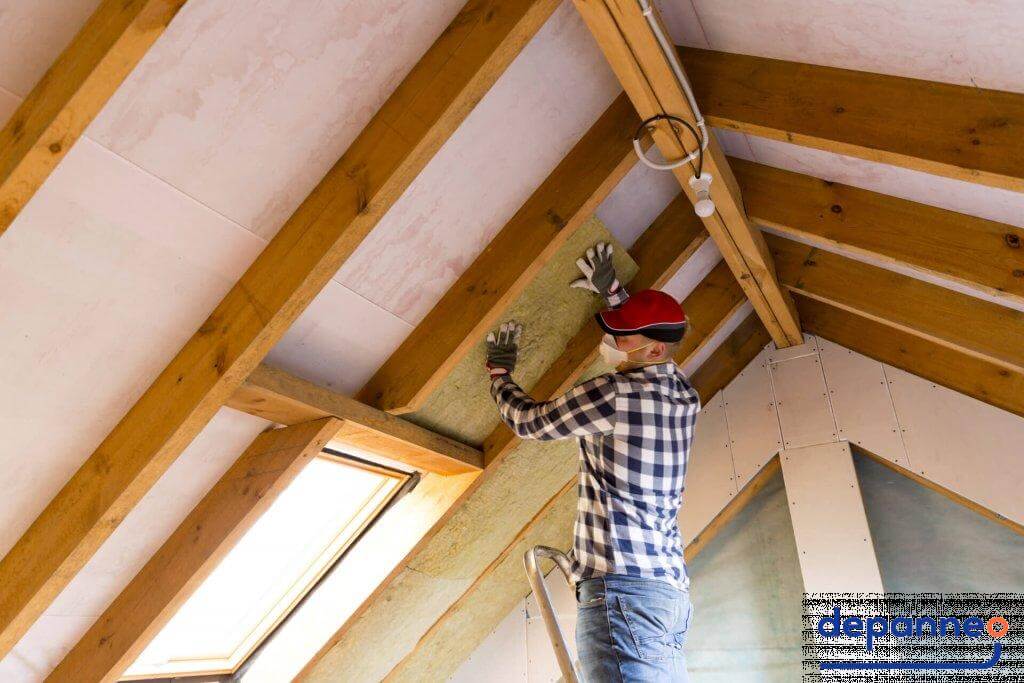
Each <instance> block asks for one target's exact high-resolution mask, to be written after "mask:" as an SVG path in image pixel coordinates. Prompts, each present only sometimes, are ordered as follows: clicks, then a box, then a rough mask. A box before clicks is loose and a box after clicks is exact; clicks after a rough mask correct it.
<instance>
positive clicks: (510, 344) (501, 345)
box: [487, 320, 523, 379]
mask: <svg viewBox="0 0 1024 683" xmlns="http://www.w3.org/2000/svg"><path fill="white" fill-rule="evenodd" d="M522 333H523V326H522V325H520V324H518V323H517V322H516V321H514V320H510V321H508V322H507V323H502V325H501V327H500V328H498V332H497V334H495V333H494V332H489V333H488V334H487V370H488V372H490V373H491V379H494V378H495V377H500V376H501V375H509V374H511V373H512V370H514V369H515V367H516V357H517V356H518V355H519V337H520V335H522Z"/></svg>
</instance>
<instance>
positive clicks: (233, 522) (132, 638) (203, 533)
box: [46, 417, 341, 683]
mask: <svg viewBox="0 0 1024 683" xmlns="http://www.w3.org/2000/svg"><path fill="white" fill-rule="evenodd" d="M339 427H341V421H340V420H336V419H334V418H330V417H328V418H322V419H319V420H315V421H313V422H307V423H304V424H298V425H294V426H291V427H284V428H283V429H274V430H271V431H267V432H264V433H262V434H260V435H259V436H257V437H256V439H255V440H254V441H253V442H252V444H251V445H250V446H249V447H248V448H247V449H246V450H245V452H244V453H242V455H241V456H239V458H238V460H236V461H235V463H234V464H233V465H232V466H231V467H230V468H229V469H228V471H227V472H226V473H225V474H224V476H222V477H221V478H220V480H219V481H218V482H217V483H216V484H214V486H213V488H212V489H210V492H209V493H207V494H206V496H205V497H204V498H203V499H202V500H201V501H200V502H199V504H197V505H196V507H195V508H194V509H193V510H192V512H190V513H189V515H188V516H187V517H186V518H185V519H184V521H182V523H181V524H180V525H178V528H177V529H175V531H174V532H173V533H172V534H171V536H170V538H168V539H167V541H166V542H165V543H164V544H163V545H162V546H161V547H160V549H159V550H157V551H156V553H154V555H153V557H152V558H150V560H149V562H147V563H146V565H145V566H144V567H143V568H142V569H141V570H140V571H139V573H138V574H136V576H135V578H134V579H132V581H131V583H129V584H128V585H127V586H126V587H125V589H124V590H122V591H121V593H120V595H118V596H117V597H116V598H115V599H114V601H113V602H112V603H111V604H110V606H109V607H108V608H107V609H106V611H105V612H104V613H103V614H102V615H101V616H100V617H99V619H97V620H96V623H94V624H93V625H92V627H90V628H89V631H88V632H87V633H86V634H85V635H84V636H82V638H81V639H80V640H79V641H78V643H77V644H76V645H75V646H74V647H73V648H72V649H71V651H70V652H68V654H67V655H66V656H65V657H64V659H63V660H62V661H61V663H60V664H59V665H58V666H57V668H56V669H54V670H53V672H52V673H51V674H50V675H49V676H48V677H47V679H46V680H47V681H49V682H50V683H58V682H66V683H78V682H79V681H103V682H104V683H113V682H114V681H117V680H118V679H119V678H120V677H121V675H122V674H123V673H124V672H125V670H126V669H127V668H128V667H129V666H131V665H132V663H133V662H134V661H135V659H136V658H138V656H139V654H141V653H142V651H143V650H144V649H145V648H146V646H147V645H149V643H150V642H151V641H152V640H153V638H155V637H156V636H157V634H158V633H159V632H160V630H161V629H162V628H163V627H164V626H165V625H166V624H167V622H168V621H170V620H171V618H172V617H173V616H174V614H175V612H176V611H177V610H178V608H179V607H181V606H182V605H183V604H184V603H185V601H186V600H188V599H189V597H190V596H191V595H192V594H193V593H194V592H195V591H196V589H198V588H199V586H201V585H202V583H203V581H204V580H205V579H206V578H207V577H208V576H209V575H210V573H211V572H212V571H213V570H214V569H215V568H216V567H217V565H218V564H219V563H220V561H221V560H222V559H223V558H224V556H225V555H227V553H228V552H230V550H231V549H232V548H234V547H235V545H236V544H237V543H238V541H239V540H241V538H242V537H243V536H244V535H245V532H246V531H248V530H249V529H250V528H251V527H252V525H253V524H255V523H256V520H258V519H259V518H260V516H261V515H262V514H263V513H264V512H266V511H267V510H268V509H269V508H270V506H271V505H273V503H274V501H275V500H277V497H278V495H280V493H281V492H282V491H284V489H285V488H287V486H288V484H290V483H291V482H292V481H293V480H294V479H295V477H296V476H297V475H298V474H299V472H301V471H302V468H303V467H305V465H306V464H307V463H308V462H309V461H310V460H312V458H314V457H315V456H316V455H317V454H318V453H320V451H321V450H322V449H323V447H324V446H325V445H326V444H327V442H328V441H330V440H331V438H333V437H334V434H335V432H336V431H337V430H338V428H339Z"/></svg>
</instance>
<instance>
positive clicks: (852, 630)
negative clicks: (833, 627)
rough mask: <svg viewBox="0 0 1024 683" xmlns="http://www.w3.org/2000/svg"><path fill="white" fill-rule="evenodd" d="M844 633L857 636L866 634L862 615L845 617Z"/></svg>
mask: <svg viewBox="0 0 1024 683" xmlns="http://www.w3.org/2000/svg"><path fill="white" fill-rule="evenodd" d="M843 635H846V636H850V637H857V636H862V635H864V620H863V619H861V618H860V617H846V618H845V619H843Z"/></svg>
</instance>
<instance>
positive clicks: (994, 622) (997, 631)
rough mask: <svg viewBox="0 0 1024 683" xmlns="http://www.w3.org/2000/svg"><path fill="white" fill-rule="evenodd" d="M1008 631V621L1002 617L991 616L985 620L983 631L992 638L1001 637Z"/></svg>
mask: <svg viewBox="0 0 1024 683" xmlns="http://www.w3.org/2000/svg"><path fill="white" fill-rule="evenodd" d="M1009 631H1010V622H1008V621H1007V620H1006V619H1004V618H1003V617H992V618H991V619H989V620H988V621H986V622H985V632H986V633H988V634H989V635H990V636H992V637H993V638H1002V637H1003V636H1005V635H1006V634H1007V633H1009Z"/></svg>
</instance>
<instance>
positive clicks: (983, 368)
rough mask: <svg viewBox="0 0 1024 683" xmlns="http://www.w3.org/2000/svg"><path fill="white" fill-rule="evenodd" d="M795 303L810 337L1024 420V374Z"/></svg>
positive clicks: (810, 302) (826, 307)
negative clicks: (815, 336) (818, 337)
mask: <svg viewBox="0 0 1024 683" xmlns="http://www.w3.org/2000/svg"><path fill="white" fill-rule="evenodd" d="M796 302H797V308H798V309H799V310H800V316H801V319H803V320H805V321H806V324H805V328H806V329H807V331H808V332H810V333H811V334H816V335H818V336H821V337H824V338H825V339H828V340H829V341H833V342H835V343H836V344H839V345H841V346H845V347H846V348H848V349H852V350H853V351H856V352H857V353H860V354H863V355H865V356H868V357H869V358H874V359H875V360H877V361H881V362H882V363H887V364H889V365H892V366H894V367H897V368H900V369H901V370H905V371H907V372H909V373H912V374H915V375H917V376H919V377H923V378H924V379H927V380H930V381H932V382H935V383H936V384H941V385H942V386H944V387H948V388H950V389H952V390H953V391H959V392H960V393H962V394H965V395H967V396H970V397H972V398H976V399H978V400H979V401H983V402H985V403H988V404H989V405H993V406H996V407H997V408H1002V409H1003V410H1007V411H1009V412H1011V413H1015V414H1017V415H1020V416H1022V417H1024V375H1022V374H1020V373H1016V372H1011V371H1009V370H1007V369H1006V368H1005V367H1003V366H1002V365H996V364H994V363H990V362H987V361H985V360H982V359H981V358H978V357H976V356H972V355H970V354H966V353H963V352H962V351H958V350H955V349H952V348H950V347H949V346H944V345H942V344H939V343H936V342H934V341H931V340H930V339H926V338H924V337H919V336H917V335H913V334H910V333H909V332H905V331H903V330H900V329H897V328H895V327H892V326H890V325H886V324H883V323H880V322H878V321H876V320H872V319H871V318H866V317H863V316H860V315H856V314H854V313H850V312H849V311H847V310H844V309H842V308H838V307H836V306H832V305H830V304H826V303H823V302H821V301H817V300H814V299H809V298H807V297H804V296H800V295H798V296H797V297H796Z"/></svg>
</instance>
